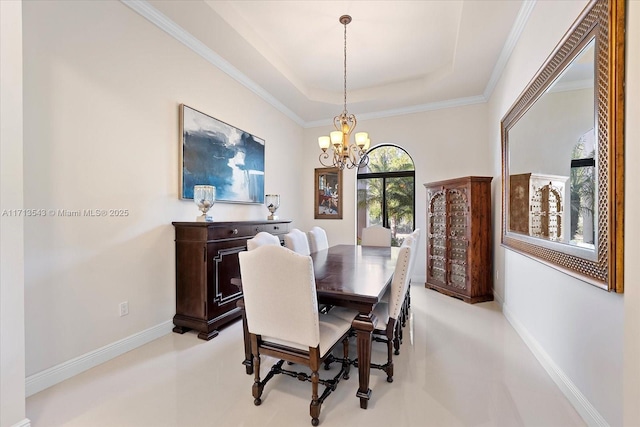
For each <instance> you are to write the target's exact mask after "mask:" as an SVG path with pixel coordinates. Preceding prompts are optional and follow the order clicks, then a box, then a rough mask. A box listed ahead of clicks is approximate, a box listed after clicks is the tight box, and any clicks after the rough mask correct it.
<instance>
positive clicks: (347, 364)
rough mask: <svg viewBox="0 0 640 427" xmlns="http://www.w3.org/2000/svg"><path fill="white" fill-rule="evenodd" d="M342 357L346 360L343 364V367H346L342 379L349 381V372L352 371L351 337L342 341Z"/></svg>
mask: <svg viewBox="0 0 640 427" xmlns="http://www.w3.org/2000/svg"><path fill="white" fill-rule="evenodd" d="M342 357H343V359H344V362H342V366H343V367H344V374H342V378H343V379H345V380H348V379H349V370H350V369H351V363H350V362H349V335H347V336H346V337H344V339H343V340H342Z"/></svg>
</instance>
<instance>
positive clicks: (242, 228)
mask: <svg viewBox="0 0 640 427" xmlns="http://www.w3.org/2000/svg"><path fill="white" fill-rule="evenodd" d="M257 227H258V226H257V225H229V226H224V227H210V228H209V229H208V231H209V233H208V240H220V239H232V238H235V237H253V236H254V235H255V234H256V228H257Z"/></svg>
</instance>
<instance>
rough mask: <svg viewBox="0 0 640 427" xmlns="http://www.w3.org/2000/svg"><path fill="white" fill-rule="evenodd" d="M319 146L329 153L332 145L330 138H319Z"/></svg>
mask: <svg viewBox="0 0 640 427" xmlns="http://www.w3.org/2000/svg"><path fill="white" fill-rule="evenodd" d="M318 145H319V146H320V148H321V149H322V151H327V148H329V146H330V145H331V138H330V137H328V136H321V137H320V138H318Z"/></svg>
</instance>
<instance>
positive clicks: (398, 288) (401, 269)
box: [389, 238, 413, 319]
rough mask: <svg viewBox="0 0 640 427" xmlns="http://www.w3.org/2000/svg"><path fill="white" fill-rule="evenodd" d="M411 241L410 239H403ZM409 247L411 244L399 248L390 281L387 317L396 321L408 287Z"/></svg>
mask: <svg viewBox="0 0 640 427" xmlns="http://www.w3.org/2000/svg"><path fill="white" fill-rule="evenodd" d="M407 240H413V239H410V238H407V239H405V242H407ZM411 245H412V242H410V241H409V242H407V244H404V243H403V244H402V246H401V247H400V253H399V254H398V260H397V262H396V268H395V270H394V272H393V280H392V281H391V294H390V295H389V297H390V299H389V317H390V318H392V319H398V316H399V315H400V310H401V309H402V303H403V302H404V295H405V293H406V290H407V288H408V286H409V269H410V264H411V249H412V248H411Z"/></svg>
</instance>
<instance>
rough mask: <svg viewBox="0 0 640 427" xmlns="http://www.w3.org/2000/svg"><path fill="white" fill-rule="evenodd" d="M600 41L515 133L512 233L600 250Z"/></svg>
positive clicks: (587, 48)
mask: <svg viewBox="0 0 640 427" xmlns="http://www.w3.org/2000/svg"><path fill="white" fill-rule="evenodd" d="M594 52H595V38H591V41H590V42H589V43H587V44H586V46H584V48H583V49H582V50H581V51H580V52H579V53H578V54H577V55H576V56H575V57H574V58H573V60H572V61H571V62H570V64H569V65H568V66H567V67H566V68H565V69H564V71H563V72H562V73H561V74H559V75H558V77H557V78H556V79H555V80H554V81H553V82H552V83H551V85H550V86H549V87H548V88H547V90H546V91H545V92H544V93H543V94H542V95H541V96H540V98H538V99H537V100H536V102H535V103H534V104H533V105H532V106H531V107H530V108H529V110H527V111H526V112H525V113H524V115H523V116H522V117H520V119H519V120H518V121H517V122H516V123H515V124H514V125H513V127H511V128H510V129H509V173H510V176H509V184H510V186H509V187H510V191H509V194H508V197H509V206H510V212H509V214H510V217H509V231H511V232H515V233H520V234H524V235H528V236H531V237H536V238H541V239H547V240H551V241H555V242H560V243H565V244H570V245H578V246H581V247H585V248H588V249H590V250H594V249H595V239H596V236H595V228H594V221H595V220H596V218H595V212H594V200H595V192H596V188H597V183H596V181H595V180H596V175H595V158H596V146H597V144H596V141H595V135H596V132H595V128H596V126H597V124H596V104H595V97H594V74H595V62H594V59H595V57H594Z"/></svg>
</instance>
